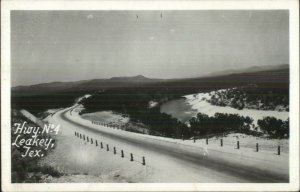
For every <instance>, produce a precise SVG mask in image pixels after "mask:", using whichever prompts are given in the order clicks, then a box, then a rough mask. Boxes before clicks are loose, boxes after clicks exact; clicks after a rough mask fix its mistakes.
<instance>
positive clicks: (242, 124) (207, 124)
mask: <svg viewBox="0 0 300 192" xmlns="http://www.w3.org/2000/svg"><path fill="white" fill-rule="evenodd" d="M252 123H253V119H251V118H250V117H242V116H239V115H237V114H223V113H215V115H214V116H213V117H209V116H208V115H206V114H202V113H198V114H197V116H196V117H193V118H192V119H191V120H190V125H191V130H192V132H193V133H195V134H196V135H198V136H203V135H216V134H224V133H229V132H238V133H247V134H249V133H250V128H251V125H252Z"/></svg>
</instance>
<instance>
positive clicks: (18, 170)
mask: <svg viewBox="0 0 300 192" xmlns="http://www.w3.org/2000/svg"><path fill="white" fill-rule="evenodd" d="M11 117H12V118H11V123H12V129H11V140H12V142H13V141H15V139H16V136H17V135H16V134H14V132H15V131H16V127H14V126H13V125H14V123H21V124H22V123H23V122H24V121H26V122H27V126H34V127H36V126H37V125H35V124H34V123H33V122H31V121H30V120H28V119H26V118H25V117H24V116H23V115H22V114H20V113H19V112H18V111H17V110H13V112H12V116H11ZM31 137H32V135H31V134H20V137H19V139H29V138H31ZM40 138H41V139H46V138H49V136H48V135H42V136H40ZM31 147H32V149H37V147H36V146H31ZM46 152H47V151H43V153H45V154H46ZM24 153H25V149H24V148H23V147H20V148H18V147H16V146H12V148H11V180H12V183H37V182H41V180H42V176H43V175H51V176H52V177H59V176H61V173H60V172H58V171H57V170H55V169H54V168H52V167H49V166H45V165H44V166H41V165H38V160H39V158H38V157H28V156H26V157H22V156H21V154H24Z"/></svg>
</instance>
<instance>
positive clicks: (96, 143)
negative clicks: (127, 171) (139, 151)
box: [75, 131, 146, 165]
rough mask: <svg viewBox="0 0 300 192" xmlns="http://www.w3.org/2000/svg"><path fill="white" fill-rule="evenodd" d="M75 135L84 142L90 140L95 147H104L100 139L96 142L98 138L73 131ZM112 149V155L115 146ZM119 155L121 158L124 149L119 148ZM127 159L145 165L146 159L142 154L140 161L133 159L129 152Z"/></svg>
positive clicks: (108, 148) (115, 152)
mask: <svg viewBox="0 0 300 192" xmlns="http://www.w3.org/2000/svg"><path fill="white" fill-rule="evenodd" d="M75 136H76V137H78V138H80V139H83V140H84V141H86V142H91V144H94V143H95V146H96V147H97V146H100V148H101V149H104V143H103V142H101V141H100V142H99V143H98V140H96V139H95V140H94V139H93V138H91V137H90V138H89V137H88V136H86V135H84V134H81V133H78V132H76V131H75ZM112 150H113V153H114V155H116V154H117V149H116V147H113V148H112ZM106 151H110V147H109V145H108V144H106ZM120 155H121V157H122V158H124V157H125V155H124V150H120ZM129 159H130V161H131V162H133V161H136V162H138V163H141V164H142V165H146V159H145V157H144V156H143V157H142V162H140V161H137V160H135V159H134V158H133V154H132V153H130V158H129Z"/></svg>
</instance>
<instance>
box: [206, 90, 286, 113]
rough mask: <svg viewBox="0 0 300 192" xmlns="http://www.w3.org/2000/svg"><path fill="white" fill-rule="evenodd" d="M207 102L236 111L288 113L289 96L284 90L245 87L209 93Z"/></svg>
mask: <svg viewBox="0 0 300 192" xmlns="http://www.w3.org/2000/svg"><path fill="white" fill-rule="evenodd" d="M210 95H211V98H210V99H208V100H207V101H208V102H209V103H211V104H213V105H218V106H230V107H233V108H236V109H239V110H241V109H243V108H248V109H257V110H276V111H289V94H288V92H286V91H284V90H277V91H274V90H272V89H268V90H266V89H260V87H258V86H257V85H247V86H242V87H236V88H231V89H225V90H220V91H214V92H211V93H210Z"/></svg>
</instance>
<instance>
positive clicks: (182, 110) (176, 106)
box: [160, 98, 197, 123]
mask: <svg viewBox="0 0 300 192" xmlns="http://www.w3.org/2000/svg"><path fill="white" fill-rule="evenodd" d="M160 112H162V113H167V114H169V115H171V116H172V117H175V118H177V119H178V120H179V121H181V122H183V123H185V122H186V121H188V120H190V119H191V118H192V117H193V116H195V115H196V114H197V111H196V110H194V109H192V108H191V105H189V104H188V103H187V102H186V99H185V98H181V99H175V100H171V101H168V102H166V103H164V104H163V105H162V106H161V107H160Z"/></svg>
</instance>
